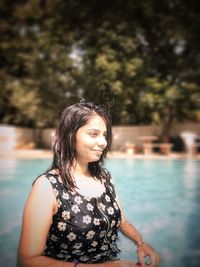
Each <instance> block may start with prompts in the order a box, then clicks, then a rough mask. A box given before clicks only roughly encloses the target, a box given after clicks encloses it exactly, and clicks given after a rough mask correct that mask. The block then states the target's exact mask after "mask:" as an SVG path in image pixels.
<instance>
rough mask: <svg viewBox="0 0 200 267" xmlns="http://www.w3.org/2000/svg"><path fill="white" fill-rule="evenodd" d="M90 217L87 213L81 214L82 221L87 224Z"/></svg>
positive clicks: (90, 219)
mask: <svg viewBox="0 0 200 267" xmlns="http://www.w3.org/2000/svg"><path fill="white" fill-rule="evenodd" d="M91 221H92V218H91V217H90V216H89V215H86V216H83V222H84V223H86V224H88V223H91Z"/></svg>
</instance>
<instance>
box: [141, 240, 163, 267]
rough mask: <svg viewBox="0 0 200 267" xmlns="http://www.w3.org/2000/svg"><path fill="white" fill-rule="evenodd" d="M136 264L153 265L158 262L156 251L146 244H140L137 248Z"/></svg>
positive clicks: (149, 266) (150, 266)
mask: <svg viewBox="0 0 200 267" xmlns="http://www.w3.org/2000/svg"><path fill="white" fill-rule="evenodd" d="M137 256H138V261H139V262H138V266H141V267H142V266H148V267H155V266H157V265H158V264H159V261H160V257H159V255H158V253H157V252H156V251H155V250H154V249H153V248H152V247H151V246H150V245H148V244H141V245H140V246H138V248H137Z"/></svg>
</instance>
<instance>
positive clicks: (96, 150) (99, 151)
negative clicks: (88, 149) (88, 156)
mask: <svg viewBox="0 0 200 267" xmlns="http://www.w3.org/2000/svg"><path fill="white" fill-rule="evenodd" d="M93 151H94V152H97V153H99V154H102V152H103V150H99V149H93Z"/></svg>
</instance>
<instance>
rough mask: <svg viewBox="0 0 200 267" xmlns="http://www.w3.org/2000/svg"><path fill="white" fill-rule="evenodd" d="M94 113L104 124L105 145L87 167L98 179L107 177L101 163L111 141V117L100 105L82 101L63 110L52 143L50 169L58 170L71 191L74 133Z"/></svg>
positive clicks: (74, 152) (74, 153)
mask: <svg viewBox="0 0 200 267" xmlns="http://www.w3.org/2000/svg"><path fill="white" fill-rule="evenodd" d="M94 115H98V116H100V117H101V118H102V119H103V120H104V122H105V124H106V129H107V135H106V141H107V146H106V148H105V149H104V151H103V153H102V155H101V157H100V159H99V160H98V161H95V162H89V164H88V169H89V173H90V175H91V176H92V177H96V178H97V179H98V180H100V181H102V179H104V178H106V177H107V171H106V170H105V169H104V168H103V166H102V165H103V160H104V158H105V156H106V154H107V152H108V151H109V149H110V147H111V142H112V128H111V127H112V126H111V118H110V115H109V113H108V112H107V111H106V110H105V109H103V108H102V107H100V106H98V105H96V104H94V103H91V102H84V101H82V102H80V103H76V104H73V105H71V106H69V107H67V108H65V109H64V110H63V112H62V114H61V118H60V121H59V125H58V127H57V130H56V135H55V140H54V144H53V162H52V166H51V169H58V170H59V174H60V175H61V178H62V181H63V183H64V185H65V187H66V188H67V189H68V190H72V191H73V190H74V189H75V188H76V185H75V182H74V178H73V176H72V174H71V172H70V170H71V167H72V164H73V162H74V160H76V156H77V152H76V133H77V131H78V129H79V128H81V127H82V126H84V125H85V124H87V122H88V120H89V119H90V118H91V117H92V116H94Z"/></svg>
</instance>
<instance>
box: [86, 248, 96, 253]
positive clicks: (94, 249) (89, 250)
mask: <svg viewBox="0 0 200 267" xmlns="http://www.w3.org/2000/svg"><path fill="white" fill-rule="evenodd" d="M93 251H96V248H90V249H88V252H93Z"/></svg>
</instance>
